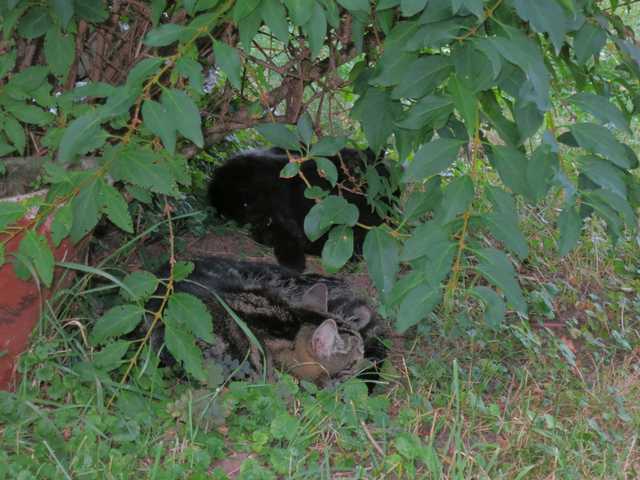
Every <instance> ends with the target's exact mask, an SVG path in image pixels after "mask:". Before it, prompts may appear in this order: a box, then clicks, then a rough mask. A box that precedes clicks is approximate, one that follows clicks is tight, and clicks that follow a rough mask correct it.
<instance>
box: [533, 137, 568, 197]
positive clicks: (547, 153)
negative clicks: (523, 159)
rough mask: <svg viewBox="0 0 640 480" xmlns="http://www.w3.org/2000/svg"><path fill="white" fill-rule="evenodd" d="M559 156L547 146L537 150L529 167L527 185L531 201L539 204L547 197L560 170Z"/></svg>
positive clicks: (539, 147)
mask: <svg viewBox="0 0 640 480" xmlns="http://www.w3.org/2000/svg"><path fill="white" fill-rule="evenodd" d="M559 166H560V165H559V161H558V154H557V153H554V152H553V151H552V150H551V147H550V146H549V145H546V144H544V143H543V144H540V145H539V146H538V148H536V149H535V151H534V152H533V155H531V159H530V160H529V162H528V165H527V175H526V177H527V185H528V190H529V192H530V196H531V200H532V201H533V202H539V201H540V200H542V199H543V198H544V197H545V196H546V195H547V192H548V191H549V189H550V188H551V185H552V183H553V178H554V176H555V174H556V171H557V170H558V168H559Z"/></svg>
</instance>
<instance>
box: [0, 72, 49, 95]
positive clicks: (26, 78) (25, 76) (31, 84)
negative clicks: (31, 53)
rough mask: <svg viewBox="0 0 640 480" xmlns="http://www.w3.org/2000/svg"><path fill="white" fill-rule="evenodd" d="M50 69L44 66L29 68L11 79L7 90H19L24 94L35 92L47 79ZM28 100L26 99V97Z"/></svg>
mask: <svg viewBox="0 0 640 480" xmlns="http://www.w3.org/2000/svg"><path fill="white" fill-rule="evenodd" d="M47 75H49V69H48V68H47V67H45V66H42V65H37V66H35V67H29V68H27V69H25V70H23V71H22V72H20V73H17V74H16V75H14V76H12V77H11V80H9V83H7V87H6V88H7V90H15V89H18V90H20V91H22V92H27V93H30V92H33V91H34V90H36V89H38V88H39V87H40V86H41V85H42V84H43V83H44V82H45V80H46V79H47ZM25 98H26V97H25Z"/></svg>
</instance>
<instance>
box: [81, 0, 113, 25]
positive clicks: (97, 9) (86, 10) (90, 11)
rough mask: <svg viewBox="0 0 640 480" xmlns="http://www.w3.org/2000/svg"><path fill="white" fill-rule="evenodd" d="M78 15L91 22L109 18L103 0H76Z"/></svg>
mask: <svg viewBox="0 0 640 480" xmlns="http://www.w3.org/2000/svg"><path fill="white" fill-rule="evenodd" d="M73 3H74V8H75V12H76V15H77V16H78V17H80V18H82V19H84V20H86V21H88V22H91V23H100V22H104V21H105V20H106V19H107V18H109V12H108V11H107V9H106V7H105V4H104V1H103V0H74V2H73Z"/></svg>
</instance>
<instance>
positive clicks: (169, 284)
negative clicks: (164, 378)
mask: <svg viewBox="0 0 640 480" xmlns="http://www.w3.org/2000/svg"><path fill="white" fill-rule="evenodd" d="M164 214H165V216H166V217H167V224H168V226H169V248H170V250H169V252H170V253H169V255H170V256H169V278H168V279H167V288H166V290H165V292H164V293H163V294H162V300H161V302H160V306H159V307H158V309H157V310H156V311H155V312H153V320H152V321H151V326H150V327H149V329H148V330H147V333H146V334H145V336H144V337H143V338H142V340H141V341H140V346H139V347H138V349H137V350H136V353H134V355H133V357H131V360H129V364H128V365H127V369H126V370H125V372H124V374H123V375H122V378H121V379H120V382H118V385H119V386H120V387H122V386H123V385H124V383H125V382H126V381H127V379H128V378H129V375H130V374H131V370H133V367H134V366H135V365H136V364H137V363H138V358H139V357H140V354H141V353H142V349H143V348H144V346H145V345H147V343H148V342H149V339H150V338H151V334H152V333H153V330H154V328H155V327H156V325H157V324H158V322H161V320H162V312H164V308H165V306H166V305H167V302H168V301H169V297H170V296H171V294H172V293H173V284H174V280H173V270H174V267H175V264H176V257H175V236H174V232H173V219H172V218H171V206H170V205H169V202H168V201H167V197H166V196H165V197H164ZM145 314H146V312H145ZM117 394H118V392H117V390H116V391H115V392H113V395H111V398H110V399H109V402H107V408H111V405H112V404H113V401H114V400H115V398H116V395H117Z"/></svg>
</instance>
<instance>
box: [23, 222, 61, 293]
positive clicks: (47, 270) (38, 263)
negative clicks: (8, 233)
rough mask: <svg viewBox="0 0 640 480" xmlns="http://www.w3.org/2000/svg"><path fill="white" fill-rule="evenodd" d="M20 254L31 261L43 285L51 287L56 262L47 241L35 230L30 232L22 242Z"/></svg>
mask: <svg viewBox="0 0 640 480" xmlns="http://www.w3.org/2000/svg"><path fill="white" fill-rule="evenodd" d="M18 253H19V254H20V255H21V256H22V257H24V258H27V259H29V260H30V262H31V263H32V264H33V268H34V269H35V271H36V273H37V274H38V278H40V280H42V283H44V284H45V285H46V286H47V287H50V286H51V282H52V281H53V266H54V263H55V260H54V258H53V253H52V252H51V249H50V248H49V245H48V244H47V239H46V238H44V236H42V235H39V234H37V233H36V232H35V231H33V230H28V231H27V233H25V235H24V237H23V238H22V240H21V241H20V247H19V249H18Z"/></svg>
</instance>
